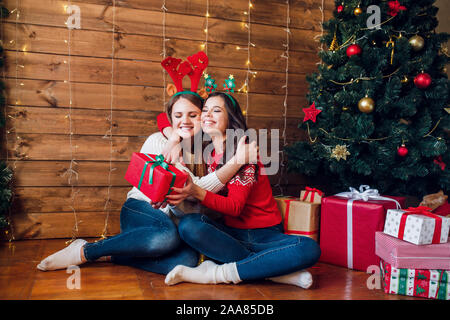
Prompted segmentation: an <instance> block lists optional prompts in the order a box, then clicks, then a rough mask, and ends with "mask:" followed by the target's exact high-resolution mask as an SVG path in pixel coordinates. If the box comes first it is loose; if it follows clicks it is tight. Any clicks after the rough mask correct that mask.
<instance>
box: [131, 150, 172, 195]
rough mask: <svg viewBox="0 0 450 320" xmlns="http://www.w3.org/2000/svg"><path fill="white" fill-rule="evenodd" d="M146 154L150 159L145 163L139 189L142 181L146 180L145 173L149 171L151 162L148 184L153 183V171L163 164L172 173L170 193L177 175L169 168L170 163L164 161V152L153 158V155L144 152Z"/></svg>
mask: <svg viewBox="0 0 450 320" xmlns="http://www.w3.org/2000/svg"><path fill="white" fill-rule="evenodd" d="M144 155H145V156H146V157H147V158H149V159H150V161H146V162H145V165H144V169H142V174H141V179H140V180H139V185H138V189H139V190H141V185H142V181H144V175H145V172H146V171H147V167H148V165H149V164H150V163H151V164H152V165H151V167H150V172H149V174H148V184H153V172H154V170H155V168H156V167H158V166H161V167H162V168H163V169H164V170H166V171H169V172H170V173H171V174H172V180H171V181H170V187H169V192H168V193H167V194H170V192H171V191H172V187H173V185H174V183H175V179H176V175H175V173H174V172H172V171H170V170H169V164H168V163H167V162H164V156H163V155H162V154H160V155H157V156H156V157H155V159H153V158H152V156H150V155H148V154H147V153H144Z"/></svg>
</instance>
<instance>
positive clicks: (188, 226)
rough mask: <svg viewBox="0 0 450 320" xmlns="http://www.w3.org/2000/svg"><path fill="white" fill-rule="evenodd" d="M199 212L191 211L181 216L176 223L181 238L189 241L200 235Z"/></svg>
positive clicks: (200, 221) (200, 220)
mask: <svg viewBox="0 0 450 320" xmlns="http://www.w3.org/2000/svg"><path fill="white" fill-rule="evenodd" d="M201 217H202V215H201V214H200V213H192V214H187V215H185V216H183V217H182V218H181V219H180V222H179V223H178V232H179V234H180V237H181V239H183V240H184V241H186V242H188V243H190V242H191V241H195V240H196V239H197V238H198V237H199V236H200V232H199V231H200V229H201V227H202V225H203V221H202V219H201Z"/></svg>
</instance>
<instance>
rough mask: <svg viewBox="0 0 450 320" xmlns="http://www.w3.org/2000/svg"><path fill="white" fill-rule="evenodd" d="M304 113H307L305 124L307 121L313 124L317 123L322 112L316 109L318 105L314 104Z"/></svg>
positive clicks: (304, 110)
mask: <svg viewBox="0 0 450 320" xmlns="http://www.w3.org/2000/svg"><path fill="white" fill-rule="evenodd" d="M303 112H304V113H305V117H304V118H303V122H305V121H307V120H311V121H312V122H314V123H315V122H316V117H317V115H318V114H319V113H321V112H322V110H319V109H316V103H315V102H313V104H312V105H311V106H310V107H309V108H304V109H303Z"/></svg>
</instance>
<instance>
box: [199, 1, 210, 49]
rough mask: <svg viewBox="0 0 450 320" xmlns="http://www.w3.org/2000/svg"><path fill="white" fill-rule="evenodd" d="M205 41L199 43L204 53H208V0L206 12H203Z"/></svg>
mask: <svg viewBox="0 0 450 320" xmlns="http://www.w3.org/2000/svg"><path fill="white" fill-rule="evenodd" d="M205 17H206V19H205V29H204V32H205V42H204V43H203V44H201V48H202V50H204V51H205V53H206V54H208V33H209V0H206V14H205Z"/></svg>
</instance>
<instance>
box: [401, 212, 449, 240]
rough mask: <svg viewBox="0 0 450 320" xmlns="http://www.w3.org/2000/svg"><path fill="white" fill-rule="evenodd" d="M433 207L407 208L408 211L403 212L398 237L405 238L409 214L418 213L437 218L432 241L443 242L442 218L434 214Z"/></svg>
mask: <svg viewBox="0 0 450 320" xmlns="http://www.w3.org/2000/svg"><path fill="white" fill-rule="evenodd" d="M430 211H431V208H428V207H423V206H420V207H416V208H413V207H409V208H408V209H406V212H405V213H403V214H402V217H401V219H400V227H399V229H398V238H399V239H403V235H404V233H405V226H406V219H407V218H408V216H410V215H412V214H417V215H420V216H426V217H430V218H433V219H434V220H435V224H434V234H433V240H432V242H431V243H440V242H441V229H442V218H441V217H440V216H438V215H436V214H433V213H431V212H430Z"/></svg>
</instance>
